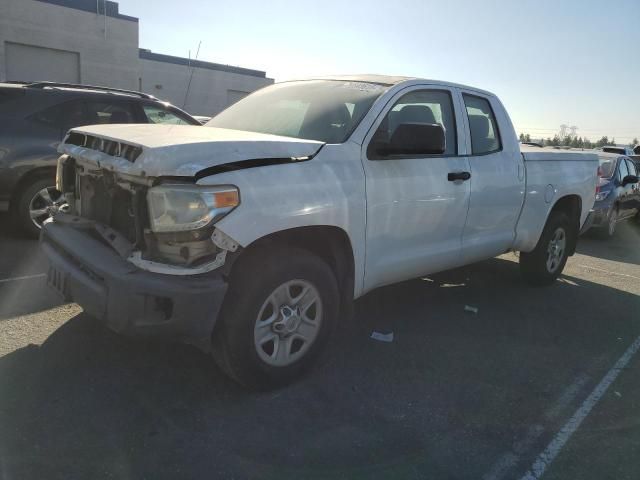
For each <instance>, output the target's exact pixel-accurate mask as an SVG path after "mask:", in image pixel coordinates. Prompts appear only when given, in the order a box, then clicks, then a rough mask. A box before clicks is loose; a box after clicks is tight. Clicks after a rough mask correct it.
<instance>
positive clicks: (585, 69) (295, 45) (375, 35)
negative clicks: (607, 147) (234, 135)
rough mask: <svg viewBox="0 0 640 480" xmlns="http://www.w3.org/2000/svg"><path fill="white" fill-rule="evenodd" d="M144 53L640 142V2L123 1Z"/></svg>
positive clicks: (520, 126)
mask: <svg viewBox="0 0 640 480" xmlns="http://www.w3.org/2000/svg"><path fill="white" fill-rule="evenodd" d="M119 4H120V12H121V13H123V14H125V15H132V16H136V17H138V18H139V19H140V47H142V48H148V49H151V50H152V51H154V52H157V53H164V54H168V55H177V56H183V57H187V56H189V51H191V55H192V57H193V56H195V54H196V50H197V48H198V44H199V43H200V42H202V43H201V47H200V52H199V56H198V59H200V60H206V61H211V62H217V63H223V64H229V65H238V66H241V67H246V68H254V69H259V70H264V71H266V72H267V76H269V77H270V78H274V79H275V80H276V81H282V80H288V79H292V78H307V77H312V76H314V75H332V74H349V73H379V74H389V75H406V76H416V77H421V78H428V79H436V80H446V81H452V82H457V83H462V84H466V85H471V86H475V87H478V88H483V89H485V90H489V91H492V92H494V93H496V94H497V95H498V96H499V97H500V98H501V100H502V102H503V103H504V104H505V106H506V108H507V110H508V111H509V113H510V115H511V118H512V120H513V123H514V125H515V127H516V130H517V132H518V133H529V134H531V136H532V137H534V138H539V137H541V136H544V137H550V136H551V137H552V136H553V135H554V134H555V133H557V132H558V131H559V127H560V125H561V124H566V125H569V126H572V125H575V126H577V127H578V130H577V134H578V135H579V136H585V137H588V138H590V139H591V140H597V139H598V138H600V137H601V136H603V135H608V136H609V138H611V137H612V136H614V137H615V139H616V141H617V142H618V143H628V142H630V141H631V140H632V138H633V137H640V26H639V23H638V19H640V0H600V1H594V0H553V1H551V0H549V1H547V0H535V1H534V0H495V1H491V0H439V1H434V0H422V1H420V0H395V1H389V0H384V1H381V0H369V1H357V0H354V1H349V0H342V1H335V0H322V1H318V2H314V1H307V0H297V1H289V2H285V1H279V0H268V1H267V0H237V1H235V2H234V1H224V2H220V1H210V0H209V1H207V0H180V1H178V0H154V1H153V2H150V1H149V0H119Z"/></svg>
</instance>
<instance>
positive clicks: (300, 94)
mask: <svg viewBox="0 0 640 480" xmlns="http://www.w3.org/2000/svg"><path fill="white" fill-rule="evenodd" d="M387 88H388V87H387V86H385V85H379V84H375V83H363V82H347V81H337V80H309V81H302V82H286V83H280V84H276V85H272V86H270V87H267V88H264V89H262V90H259V91H257V92H255V93H253V94H252V95H249V96H248V97H246V98H244V99H242V100H240V101H239V102H238V103H236V104H234V105H232V106H231V107H229V108H227V109H226V110H224V111H223V112H221V113H220V114H218V115H217V116H216V117H215V118H213V119H212V120H211V121H210V122H208V123H206V125H205V126H207V127H220V128H230V129H234V130H246V131H250V132H259V133H270V134H273V135H283V136H287V137H295V138H305V139H309V140H318V141H320V142H325V143H342V142H344V141H345V140H347V138H349V135H351V132H353V130H354V129H355V128H356V127H357V126H358V124H359V123H360V120H362V117H364V115H365V114H366V113H367V112H368V111H369V109H370V108H371V105H373V102H374V101H375V100H376V99H377V98H378V97H379V96H380V95H381V94H382V93H383V92H384V91H385V90H386V89H387Z"/></svg>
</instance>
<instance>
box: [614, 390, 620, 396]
mask: <svg viewBox="0 0 640 480" xmlns="http://www.w3.org/2000/svg"><path fill="white" fill-rule="evenodd" d="M613 393H614V394H615V396H616V397H622V394H621V393H620V392H618V391H617V390H616V391H615V392H613Z"/></svg>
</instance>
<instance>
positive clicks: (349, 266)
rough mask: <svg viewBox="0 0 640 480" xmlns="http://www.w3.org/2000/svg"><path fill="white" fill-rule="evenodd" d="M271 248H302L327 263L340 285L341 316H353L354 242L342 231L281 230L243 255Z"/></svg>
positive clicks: (318, 228)
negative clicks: (257, 249) (352, 244)
mask: <svg viewBox="0 0 640 480" xmlns="http://www.w3.org/2000/svg"><path fill="white" fill-rule="evenodd" d="M270 245H278V246H282V245H285V246H289V247H298V248H302V249H305V250H308V251H310V252H312V253H314V254H315V255H317V256H319V257H320V258H322V259H323V260H324V261H326V262H327V264H328V265H329V267H330V268H331V270H333V273H334V275H335V276H336V280H337V281H338V289H339V292H340V313H341V315H343V316H345V317H350V316H351V314H352V313H353V294H354V284H355V264H354V256H353V248H352V246H351V241H350V240H349V236H348V235H347V233H346V232H345V231H344V230H343V229H341V228H339V227H333V226H329V225H321V226H308V227H298V228H292V229H288V230H282V231H280V232H275V233H272V234H269V235H267V236H265V237H262V238H259V239H258V240H255V241H254V242H253V243H251V244H250V245H248V246H247V247H246V249H245V250H244V252H243V253H246V252H247V251H250V250H253V249H256V248H265V247H266V248H268V247H269V246H270Z"/></svg>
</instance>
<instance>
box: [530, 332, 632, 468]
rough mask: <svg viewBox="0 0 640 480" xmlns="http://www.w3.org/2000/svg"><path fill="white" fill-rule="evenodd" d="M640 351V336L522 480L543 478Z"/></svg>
mask: <svg viewBox="0 0 640 480" xmlns="http://www.w3.org/2000/svg"><path fill="white" fill-rule="evenodd" d="M638 349H640V336H639V337H638V338H636V339H635V341H634V342H633V343H632V344H631V345H630V346H629V348H627V350H626V351H625V352H624V353H623V354H622V356H621V357H620V358H619V359H618V361H617V362H616V364H615V365H614V366H613V367H612V368H611V370H609V371H608V372H607V374H606V375H605V376H604V378H603V379H602V380H601V381H600V383H599V384H598V385H597V386H596V388H594V389H593V391H592V392H591V394H589V396H588V397H587V399H586V400H585V401H584V402H582V405H580V408H578V410H576V412H575V413H574V414H573V416H572V417H571V418H570V419H569V421H568V422H567V423H566V424H565V425H564V427H562V429H561V430H560V431H559V432H558V433H557V434H556V436H555V437H554V438H553V440H551V442H550V443H549V445H547V448H545V449H544V451H543V452H542V453H541V454H540V455H539V456H538V458H537V459H536V461H535V462H533V465H532V466H531V469H530V470H529V471H527V473H525V474H524V475H523V476H522V478H521V479H520V480H538V479H539V478H541V477H542V475H543V474H544V472H545V471H546V469H547V467H549V465H551V462H553V460H554V459H555V458H556V457H557V456H558V454H559V453H560V451H561V450H562V448H563V447H564V446H565V444H566V443H567V441H568V440H569V439H570V438H571V435H573V434H574V432H575V431H576V430H577V429H578V427H579V426H580V424H581V423H582V421H583V420H584V419H585V418H587V415H589V413H590V412H591V410H592V409H593V407H594V406H596V404H597V403H598V402H599V401H600V399H601V398H602V396H603V395H604V394H605V392H606V391H607V389H608V388H609V386H610V385H611V384H612V383H613V382H614V380H615V379H616V378H617V377H618V375H620V372H621V371H622V370H623V369H624V368H625V367H626V366H627V364H628V363H629V361H630V360H631V359H632V358H633V356H634V355H635V354H636V352H637V351H638Z"/></svg>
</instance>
